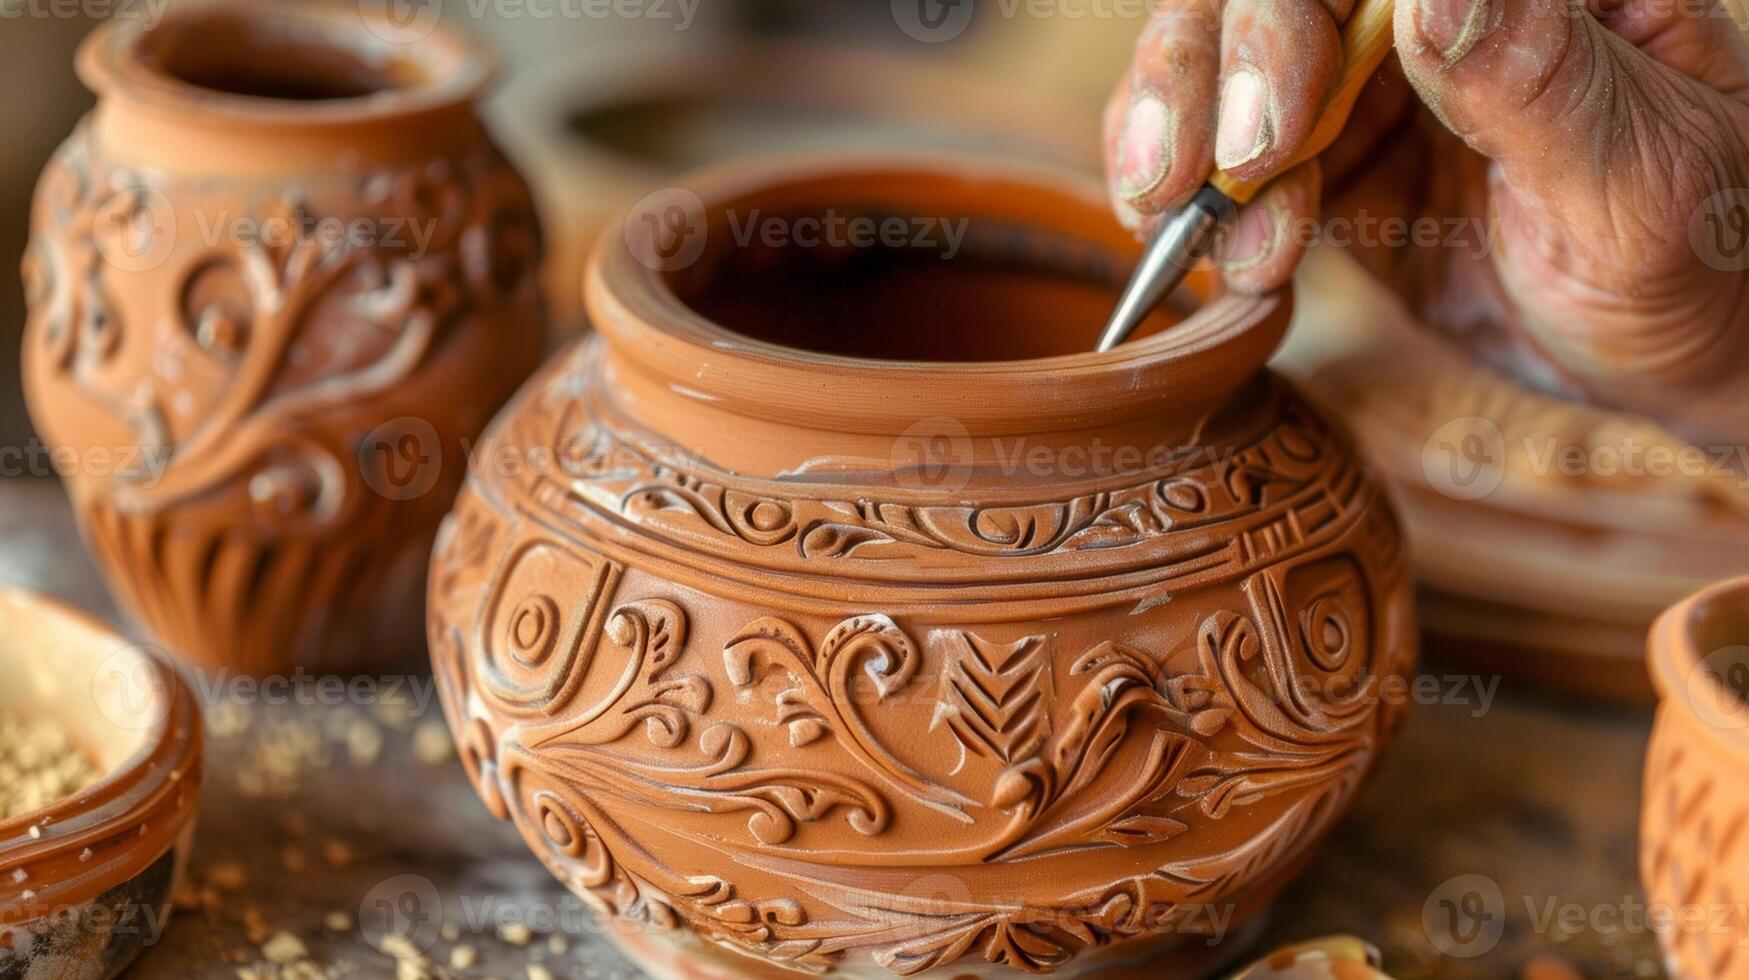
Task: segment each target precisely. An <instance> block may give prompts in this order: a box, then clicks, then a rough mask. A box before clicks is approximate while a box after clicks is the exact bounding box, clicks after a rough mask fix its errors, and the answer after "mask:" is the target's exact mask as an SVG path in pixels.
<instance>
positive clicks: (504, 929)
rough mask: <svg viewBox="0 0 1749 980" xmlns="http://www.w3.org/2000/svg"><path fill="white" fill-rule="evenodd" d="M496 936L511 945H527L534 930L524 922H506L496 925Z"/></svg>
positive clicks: (532, 936)
mask: <svg viewBox="0 0 1749 980" xmlns="http://www.w3.org/2000/svg"><path fill="white" fill-rule="evenodd" d="M498 938H499V939H502V940H504V941H505V942H507V943H509V944H510V945H512V946H527V945H528V943H529V940H531V939H533V938H534V930H533V929H530V928H529V927H528V923H526V922H506V923H504V924H502V925H500V926H499V927H498Z"/></svg>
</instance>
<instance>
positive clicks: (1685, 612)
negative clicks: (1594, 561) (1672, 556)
mask: <svg viewBox="0 0 1749 980" xmlns="http://www.w3.org/2000/svg"><path fill="white" fill-rule="evenodd" d="M1648 646H1649V650H1650V657H1651V667H1652V682H1653V684H1654V686H1656V687H1657V689H1658V696H1659V702H1658V716H1657V721H1656V722H1655V723H1654V725H1653V728H1652V743H1651V746H1650V747H1649V748H1648V749H1647V752H1646V784H1645V790H1644V798H1643V800H1642V804H1641V812H1640V878H1641V880H1642V881H1643V882H1644V883H1645V886H1646V896H1647V899H1648V902H1649V904H1650V905H1651V907H1653V908H1654V909H1660V916H1661V917H1662V916H1667V917H1668V918H1667V927H1664V928H1660V929H1659V932H1658V941H1659V943H1660V944H1661V945H1662V946H1663V947H1664V956H1665V962H1666V965H1667V966H1668V968H1669V971H1670V975H1671V976H1673V977H1695V978H1706V980H1732V978H1742V977H1749V924H1745V922H1744V920H1743V916H1742V914H1741V910H1742V909H1743V908H1744V903H1746V902H1749V878H1746V877H1745V875H1744V873H1743V867H1744V860H1745V852H1746V850H1749V844H1746V843H1745V842H1744V840H1743V837H1742V834H1741V833H1740V832H1739V830H1740V828H1741V827H1742V825H1743V821H1744V819H1745V816H1746V815H1749V683H1746V682H1745V680H1744V678H1745V677H1746V676H1749V578H1739V579H1735V580H1732V581H1729V582H1723V583H1720V584H1717V585H1714V586H1712V587H1711V588H1708V589H1705V590H1703V591H1701V592H1699V593H1698V594H1696V595H1694V596H1692V597H1690V598H1688V599H1685V600H1683V601H1682V602H1679V603H1677V604H1676V605H1675V606H1673V607H1671V608H1670V610H1669V611H1668V612H1666V613H1664V615H1662V616H1660V617H1659V618H1658V622H1657V624H1656V625H1655V626H1653V627H1652V634H1651V641H1650V643H1649V644H1648Z"/></svg>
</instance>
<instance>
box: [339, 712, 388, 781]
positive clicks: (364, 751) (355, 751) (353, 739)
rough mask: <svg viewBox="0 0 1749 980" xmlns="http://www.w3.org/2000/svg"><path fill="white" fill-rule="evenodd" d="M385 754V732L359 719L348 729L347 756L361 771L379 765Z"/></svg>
mask: <svg viewBox="0 0 1749 980" xmlns="http://www.w3.org/2000/svg"><path fill="white" fill-rule="evenodd" d="M382 754H383V730H382V729H380V728H378V727H377V726H375V725H373V724H371V723H370V722H368V721H366V720H364V719H363V718H359V719H357V720H355V721H354V722H353V723H352V724H351V725H349V726H347V729H346V755H347V757H348V758H350V759H351V760H352V764H353V765H354V766H356V767H358V768H359V769H369V768H370V767H372V766H374V765H376V764H377V759H378V758H379V757H381V756H382Z"/></svg>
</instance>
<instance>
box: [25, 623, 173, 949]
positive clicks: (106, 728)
mask: <svg viewBox="0 0 1749 980" xmlns="http://www.w3.org/2000/svg"><path fill="white" fill-rule="evenodd" d="M0 735H3V736H4V737H5V738H6V739H7V742H6V744H4V745H0V977H7V978H11V977H20V978H33V977H98V978H103V977H112V976H115V975H117V974H119V973H120V972H121V971H122V970H124V969H125V968H126V967H127V966H128V964H129V963H131V962H133V960H134V959H135V958H136V957H137V956H139V955H140V953H141V952H142V951H143V950H144V949H146V948H147V947H149V946H150V945H151V944H152V943H154V942H155V941H156V939H157V938H158V936H160V935H161V933H162V930H163V928H164V924H165V921H166V919H167V917H168V915H169V912H170V894H171V891H172V889H173V888H174V886H175V884H176V881H177V879H178V877H179V876H180V875H181V873H182V869H183V865H184V862H185V861H186V860H187V856H188V849H189V845H190V841H191V838H192V835H193V826H194V816H195V810H196V806H197V802H198V800H199V796H200V782H201V731H200V717H199V712H198V709H197V707H196V704H195V700H194V695H193V693H192V692H191V691H190V690H189V689H188V687H187V685H186V684H184V683H183V682H182V680H181V679H180V678H178V677H177V675H176V673H175V671H174V670H172V669H171V667H170V666H169V665H168V663H166V662H165V661H164V660H163V659H162V658H160V657H159V656H158V655H157V654H155V653H153V652H152V651H150V650H149V649H147V648H143V647H139V646H135V645H132V644H130V643H129V642H128V641H126V640H125V639H123V638H122V637H121V636H120V635H118V634H117V633H115V632H114V631H113V630H111V629H109V628H108V627H105V626H103V625H102V624H100V623H98V622H97V621H95V620H93V619H91V618H90V617H88V616H86V615H84V614H82V613H79V612H76V611H74V610H72V609H69V608H67V607H65V606H62V605H60V604H58V603H55V602H51V601H49V600H47V599H44V598H42V597H40V596H37V595H34V594H31V593H27V592H21V591H15V590H0Z"/></svg>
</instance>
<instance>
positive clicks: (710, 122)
mask: <svg viewBox="0 0 1749 980" xmlns="http://www.w3.org/2000/svg"><path fill="white" fill-rule="evenodd" d="M888 24H889V26H890V24H891V21H890V20H889V21H888ZM1017 84H1018V85H1021V86H1022V88H1021V89H1016V87H1015V86H1016V85H1017ZM1036 89H1037V91H1034V90H1033V87H1031V86H1027V85H1026V83H1025V82H1023V81H1022V82H1017V81H1015V80H1014V79H1013V78H1012V77H1003V78H1002V79H1001V80H998V79H997V78H996V77H995V76H992V77H990V78H985V77H983V76H981V75H980V74H978V73H976V72H969V71H964V70H956V69H954V68H951V67H947V66H946V65H944V64H942V63H939V62H936V61H930V60H926V59H921V58H907V57H902V56H898V55H894V54H891V53H888V52H885V51H881V50H878V49H873V48H859V47H855V46H850V45H841V44H840V45H833V44H822V43H817V42H815V43H803V42H796V41H785V42H778V41H745V40H735V39H733V38H727V37H716V36H711V35H710V34H708V33H706V34H705V35H704V36H703V37H694V36H693V35H690V34H689V35H685V36H682V37H674V36H669V37H664V38H662V39H660V40H659V41H648V40H646V41H641V42H637V41H634V42H630V43H628V42H626V41H624V40H616V41H615V42H614V43H612V44H602V43H597V44H594V45H590V46H588V47H586V48H584V49H583V50H580V51H576V52H574V53H573V54H572V55H571V56H570V57H567V58H564V59H560V60H555V61H552V62H550V63H548V64H544V65H542V66H540V67H539V68H536V69H534V70H531V71H528V72H524V73H521V74H520V75H519V76H518V77H516V78H514V79H512V80H511V81H510V82H509V83H507V84H506V85H505V88H504V91H503V93H501V95H500V96H498V97H497V98H496V99H495V100H494V101H495V106H496V108H495V116H496V118H497V119H498V120H500V121H501V123H502V127H501V128H502V130H503V133H504V142H505V145H506V147H507V148H508V149H509V151H510V152H511V154H512V155H513V156H514V157H516V159H517V160H518V161H519V162H520V163H521V164H522V165H523V166H524V167H526V168H527V170H528V173H529V175H530V178H531V180H532V181H533V183H534V186H535V193H536V196H537V198H538V199H539V200H540V203H541V206H542V209H543V212H542V213H543V214H544V215H545V216H546V217H547V221H546V225H547V227H548V228H549V229H551V231H552V243H551V244H552V247H551V249H550V254H549V258H548V260H547V263H546V270H545V273H544V276H543V278H544V280H545V282H546V291H547V296H548V301H549V303H550V304H551V306H552V309H553V312H554V315H553V318H552V321H551V322H552V327H553V330H554V332H555V339H556V340H561V341H562V340H569V339H571V338H572V337H574V336H576V335H577V334H578V333H580V332H581V331H582V330H583V329H584V327H585V322H586V321H585V318H584V315H583V296H582V289H581V287H580V284H581V283H582V281H583V268H584V264H585V262H586V260H587V259H588V256H589V249H590V247H591V246H593V245H594V244H595V240H596V238H597V237H598V236H599V235H600V234H601V231H602V228H603V227H604V226H605V225H607V224H608V223H609V222H611V221H612V220H613V219H615V218H617V217H619V216H620V215H621V214H622V213H624V212H625V210H626V208H627V207H628V206H629V205H630V204H631V203H632V202H633V201H636V200H638V199H639V198H640V197H642V196H644V195H645V194H648V193H650V192H652V191H656V190H658V189H661V188H663V187H666V186H669V185H671V184H673V183H674V182H675V181H676V180H678V179H680V178H681V177H682V176H683V175H685V174H687V173H689V172H691V171H694V170H697V169H698V168H700V167H703V166H707V165H712V164H718V163H722V162H724V161H729V160H734V159H740V158H745V157H748V156H751V155H767V154H772V153H797V152H818V151H821V150H826V149H848V148H852V147H866V148H868V149H870V150H872V151H887V150H892V149H896V148H905V147H921V148H933V149H943V148H959V149H969V150H979V151H987V152H997V151H1000V152H1002V153H1004V154H1008V155H1014V156H1019V157H1022V158H1025V159H1032V160H1039V161H1044V162H1048V163H1058V164H1070V165H1075V166H1082V167H1085V168H1087V169H1088V171H1089V172H1091V173H1097V172H1099V169H1100V162H1099V156H1098V154H1099V146H1100V139H1099V126H1098V122H1099V111H1098V107H1097V104H1096V105H1094V106H1093V107H1091V108H1089V109H1088V110H1086V111H1080V110H1078V109H1077V108H1076V107H1075V106H1073V105H1067V104H1065V103H1063V102H1062V101H1061V100H1059V99H1058V98H1056V96H1055V93H1054V92H1052V91H1051V90H1050V89H1048V88H1047V87H1045V86H1042V85H1041V86H1037V87H1036ZM1017 98H1020V99H1022V100H1023V101H1024V102H1025V104H1026V106H1027V110H1026V112H1025V113H1020V114H1017V113H1015V112H1014V111H1013V107H1014V105H1015V100H1016V99H1017Z"/></svg>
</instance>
